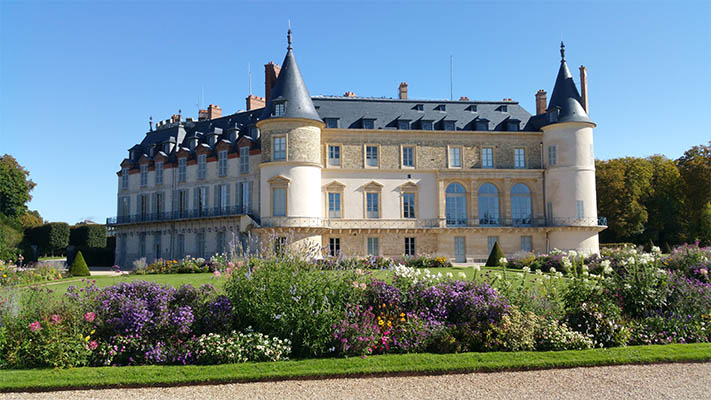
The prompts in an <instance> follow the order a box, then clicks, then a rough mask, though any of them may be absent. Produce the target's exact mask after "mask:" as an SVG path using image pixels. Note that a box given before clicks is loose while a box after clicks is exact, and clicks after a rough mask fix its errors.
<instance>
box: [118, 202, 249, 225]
mask: <svg viewBox="0 0 711 400" xmlns="http://www.w3.org/2000/svg"><path fill="white" fill-rule="evenodd" d="M255 214H256V213H255V212H254V210H253V209H252V208H250V207H242V206H230V207H212V208H202V209H192V210H177V211H166V212H160V213H145V214H133V215H119V216H117V217H109V218H106V224H107V225H121V224H136V223H142V222H162V221H175V220H181V219H195V218H214V217H223V216H236V215H255Z"/></svg>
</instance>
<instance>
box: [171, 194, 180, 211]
mask: <svg viewBox="0 0 711 400" xmlns="http://www.w3.org/2000/svg"><path fill="white" fill-rule="evenodd" d="M171 199H172V204H173V205H172V206H171V209H170V211H172V212H175V211H178V207H179V206H180V203H179V202H178V201H179V200H180V199H179V198H178V191H177V190H173V193H172V195H171Z"/></svg>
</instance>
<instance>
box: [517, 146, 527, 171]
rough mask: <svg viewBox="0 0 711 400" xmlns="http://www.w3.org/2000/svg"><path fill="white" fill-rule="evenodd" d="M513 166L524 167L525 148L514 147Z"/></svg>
mask: <svg viewBox="0 0 711 400" xmlns="http://www.w3.org/2000/svg"><path fill="white" fill-rule="evenodd" d="M514 168H526V150H525V149H522V148H516V149H514Z"/></svg>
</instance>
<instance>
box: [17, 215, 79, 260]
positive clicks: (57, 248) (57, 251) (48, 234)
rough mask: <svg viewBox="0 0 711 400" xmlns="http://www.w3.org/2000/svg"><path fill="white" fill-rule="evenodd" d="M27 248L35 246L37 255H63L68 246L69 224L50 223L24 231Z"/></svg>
mask: <svg viewBox="0 0 711 400" xmlns="http://www.w3.org/2000/svg"><path fill="white" fill-rule="evenodd" d="M25 240H26V243H27V245H28V246H31V245H35V246H37V248H38V252H39V254H52V255H63V254H64V253H65V251H66V248H67V246H68V245H69V224H67V223H65V222H50V223H48V224H44V225H40V226H37V227H32V228H27V229H25Z"/></svg>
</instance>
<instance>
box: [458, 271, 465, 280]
mask: <svg viewBox="0 0 711 400" xmlns="http://www.w3.org/2000/svg"><path fill="white" fill-rule="evenodd" d="M457 276H458V277H460V278H462V279H464V278H466V277H467V274H465V273H464V272H460V273H458V274H457Z"/></svg>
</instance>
